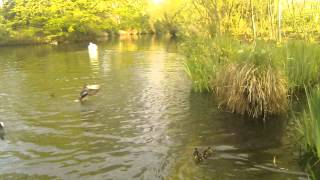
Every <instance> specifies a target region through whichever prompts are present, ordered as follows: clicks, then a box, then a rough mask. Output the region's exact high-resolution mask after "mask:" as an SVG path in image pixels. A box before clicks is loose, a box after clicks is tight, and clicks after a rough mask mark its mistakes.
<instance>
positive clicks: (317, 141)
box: [297, 86, 320, 179]
mask: <svg viewBox="0 0 320 180" xmlns="http://www.w3.org/2000/svg"><path fill="white" fill-rule="evenodd" d="M305 92H306V96H307V102H308V109H307V111H305V112H304V113H303V116H302V118H300V121H298V126H297V127H298V132H299V133H300V135H301V136H302V137H303V139H302V141H300V142H301V146H302V150H303V155H302V158H301V161H302V164H303V166H304V167H306V169H307V171H309V172H310V173H311V174H312V177H313V178H314V179H317V178H316V177H318V178H320V171H319V168H320V88H319V86H318V87H316V88H315V89H313V90H311V91H309V90H307V88H306V87H305Z"/></svg>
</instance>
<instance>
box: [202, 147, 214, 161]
mask: <svg viewBox="0 0 320 180" xmlns="http://www.w3.org/2000/svg"><path fill="white" fill-rule="evenodd" d="M212 153H213V150H212V148H211V147H208V148H207V149H205V150H204V151H203V158H204V159H208V158H209V157H210V156H211V155H212Z"/></svg>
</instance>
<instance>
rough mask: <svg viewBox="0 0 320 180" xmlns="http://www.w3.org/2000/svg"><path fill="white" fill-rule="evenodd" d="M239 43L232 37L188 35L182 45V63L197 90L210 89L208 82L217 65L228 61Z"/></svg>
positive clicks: (212, 77)
mask: <svg viewBox="0 0 320 180" xmlns="http://www.w3.org/2000/svg"><path fill="white" fill-rule="evenodd" d="M239 46H240V43H239V42H238V41H236V40H233V39H232V38H228V37H217V38H203V37H192V38H191V37H190V38H189V39H188V40H186V41H185V43H184V44H183V45H182V49H183V51H184V54H185V56H186V61H185V64H184V67H185V71H186V73H187V75H188V76H189V77H190V79H191V80H192V82H193V89H194V90H195V91H198V92H204V91H211V90H212V88H211V85H210V82H211V81H212V80H213V79H215V74H216V70H217V68H218V66H220V65H222V64H225V63H227V62H229V61H230V59H234V58H232V57H233V55H234V54H235V52H236V51H237V49H238V48H237V47H239Z"/></svg>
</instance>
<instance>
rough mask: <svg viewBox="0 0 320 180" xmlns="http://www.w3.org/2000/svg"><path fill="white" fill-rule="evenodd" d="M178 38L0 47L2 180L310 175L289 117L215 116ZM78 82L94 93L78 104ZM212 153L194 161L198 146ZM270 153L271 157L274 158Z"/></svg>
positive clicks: (0, 167) (212, 107) (242, 177)
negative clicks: (194, 87) (297, 153)
mask: <svg viewBox="0 0 320 180" xmlns="http://www.w3.org/2000/svg"><path fill="white" fill-rule="evenodd" d="M176 45H177V44H176V42H175V41H172V40H171V41H170V40H167V39H157V38H155V37H153V38H140V39H131V40H114V41H109V42H105V43H100V44H98V46H99V53H98V57H97V58H96V59H92V58H90V56H88V49H87V44H86V43H83V44H77V45H68V46H58V47H50V46H36V47H31V46H29V47H8V48H1V49H0V62H1V64H0V78H1V80H2V81H0V86H1V92H0V105H1V106H0V120H1V121H4V123H5V124H6V138H5V139H4V140H3V141H0V143H1V146H0V159H1V160H0V179H8V178H9V177H10V178H13V179H26V178H31V179H48V178H58V179H59V178H61V179H76V178H80V179H287V178H301V177H306V175H305V174H304V173H302V172H301V171H300V169H299V167H298V165H297V162H296V160H295V159H294V156H293V155H292V152H293V147H292V146H290V139H289V138H288V136H287V135H286V133H285V132H286V131H285V130H286V129H287V128H288V125H287V122H286V121H284V120H283V119H274V120H272V121H268V123H267V124H265V125H261V124H259V123H257V122H252V121H248V120H246V118H243V117H242V118H241V117H238V116H234V115H232V114H228V113H225V112H219V111H217V109H216V103H215V100H214V99H213V97H212V96H210V95H208V94H196V93H192V92H191V91H190V90H191V84H190V81H189V80H188V78H187V77H186V75H185V73H184V70H183V58H182V56H181V55H179V54H178V53H177V49H176ZM84 83H88V84H93V83H94V84H100V85H101V87H102V88H101V90H100V92H99V93H98V95H97V96H93V97H90V98H89V100H88V101H86V102H85V103H83V104H82V105H81V104H79V103H77V102H74V100H75V99H76V98H77V97H78V94H79V91H80V90H81V88H82V86H83V84H84ZM208 146H211V147H213V149H214V150H215V153H214V156H212V157H211V158H210V159H208V160H207V161H205V162H203V163H200V164H196V163H195V162H194V161H193V159H192V152H193V149H194V147H199V148H200V149H204V148H206V147H208ZM274 157H276V160H277V163H276V164H275V163H273V159H274Z"/></svg>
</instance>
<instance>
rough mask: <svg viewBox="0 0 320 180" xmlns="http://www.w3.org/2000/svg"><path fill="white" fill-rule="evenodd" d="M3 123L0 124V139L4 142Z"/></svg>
mask: <svg viewBox="0 0 320 180" xmlns="http://www.w3.org/2000/svg"><path fill="white" fill-rule="evenodd" d="M4 134H5V132H4V123H3V122H0V139H2V140H4Z"/></svg>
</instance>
